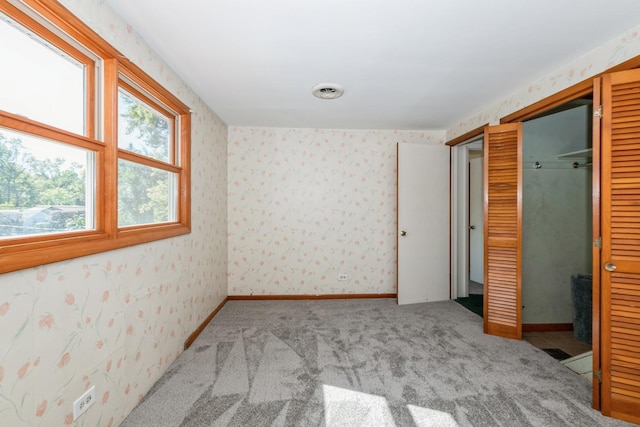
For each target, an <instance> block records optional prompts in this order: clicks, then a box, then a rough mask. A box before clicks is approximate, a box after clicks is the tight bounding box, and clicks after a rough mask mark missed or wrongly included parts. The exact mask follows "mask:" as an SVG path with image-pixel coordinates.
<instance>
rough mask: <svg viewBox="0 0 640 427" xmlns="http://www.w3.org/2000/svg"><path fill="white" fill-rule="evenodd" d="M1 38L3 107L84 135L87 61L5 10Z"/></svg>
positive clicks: (0, 17)
mask: <svg viewBox="0 0 640 427" xmlns="http://www.w3.org/2000/svg"><path fill="white" fill-rule="evenodd" d="M0 40H2V42H1V43H0V58H2V66H1V67H0V94H2V95H1V96H0V110H4V111H8V112H9V113H14V114H19V115H21V116H25V117H28V118H30V119H32V120H37V121H39V122H42V123H46V124H48V125H52V126H55V127H58V128H60V129H64V130H67V131H70V132H74V133H76V134H80V135H84V133H85V120H84V118H85V114H84V111H85V95H84V65H82V64H81V63H79V62H77V61H76V60H75V59H73V58H70V57H69V56H67V55H65V54H63V53H62V52H61V51H60V50H59V49H57V48H55V47H53V46H52V45H51V44H49V43H46V42H44V41H43V40H41V39H40V38H38V37H37V36H35V35H27V34H26V33H25V32H24V31H21V30H20V29H18V28H16V27H15V26H13V25H10V24H9V23H8V22H6V17H5V15H2V14H0Z"/></svg>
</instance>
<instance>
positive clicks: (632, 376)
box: [601, 70, 640, 423]
mask: <svg viewBox="0 0 640 427" xmlns="http://www.w3.org/2000/svg"><path fill="white" fill-rule="evenodd" d="M602 107H603V119H602V153H601V155H602V175H601V186H602V187H601V191H602V193H601V194H602V258H601V260H602V261H601V262H602V270H601V275H602V279H601V280H602V308H601V316H602V317H601V322H602V323H601V327H602V331H601V333H602V342H601V355H602V396H601V398H602V412H603V413H604V414H605V415H611V416H613V417H616V418H623V419H626V420H629V421H634V422H636V423H640V71H638V70H632V71H625V72H620V73H615V74H610V75H606V76H604V77H603V85H602Z"/></svg>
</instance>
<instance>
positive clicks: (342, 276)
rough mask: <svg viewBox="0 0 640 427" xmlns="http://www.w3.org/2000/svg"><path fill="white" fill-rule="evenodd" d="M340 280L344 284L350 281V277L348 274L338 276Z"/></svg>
mask: <svg viewBox="0 0 640 427" xmlns="http://www.w3.org/2000/svg"><path fill="white" fill-rule="evenodd" d="M338 280H339V281H341V282H344V281H345V280H349V275H348V274H347V273H340V274H338Z"/></svg>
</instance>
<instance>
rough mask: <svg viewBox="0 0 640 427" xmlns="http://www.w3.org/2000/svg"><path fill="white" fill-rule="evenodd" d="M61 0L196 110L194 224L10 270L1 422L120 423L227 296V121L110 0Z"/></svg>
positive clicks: (3, 311)
mask: <svg viewBox="0 0 640 427" xmlns="http://www.w3.org/2000/svg"><path fill="white" fill-rule="evenodd" d="M62 3H63V4H64V5H65V6H66V7H67V8H69V9H70V10H71V11H72V12H73V13H75V14H76V15H77V16H79V17H80V18H81V19H83V20H84V21H85V22H87V23H88V24H89V25H90V26H91V27H92V28H93V29H94V30H96V31H97V32H98V33H99V34H100V35H101V36H102V37H103V38H105V39H106V40H107V41H109V42H110V43H111V44H113V45H114V46H115V47H116V48H118V49H119V50H120V51H121V52H122V53H123V54H124V55H126V56H127V57H129V58H130V59H131V60H132V61H133V62H135V63H136V64H138V65H140V66H141V67H142V68H143V69H144V70H145V71H146V72H148V73H149V74H150V75H151V76H152V77H154V78H155V79H156V80H158V81H159V82H161V83H162V84H163V85H165V87H167V88H168V89H169V90H171V91H172V92H173V93H174V94H175V95H176V96H178V97H179V98H180V99H181V100H182V101H183V102H185V103H186V104H187V105H189V106H190V108H191V109H192V110H193V111H194V115H193V117H192V182H193V186H192V233H191V234H189V235H186V236H180V237H178V238H173V239H167V240H161V241H159V242H154V243H150V244H144V245H139V246H134V247H130V248H126V249H122V250H117V251H111V252H106V253H102V254H98V255H93V256H87V257H83V258H79V259H74V260H70V261H65V262H60V263H55V264H49V265H45V266H42V267H39V268H32V269H27V270H22V271H18V272H14V273H8V274H3V275H0V343H1V344H0V425H2V426H11V427H20V426H47V427H49V426H66V425H71V426H73V425H76V426H117V425H118V424H120V422H121V421H122V420H123V419H124V417H125V416H126V415H127V414H128V413H129V412H130V411H131V409H132V408H133V407H134V406H135V405H136V404H137V403H138V401H139V400H140V399H141V398H142V396H144V395H145V394H146V392H147V391H148V390H149V388H150V387H151V386H152V385H153V383H154V382H155V381H156V380H157V379H158V378H159V377H160V375H162V373H163V372H164V371H165V370H166V369H167V367H168V366H169V364H170V363H171V362H172V361H173V360H174V359H175V358H176V357H177V356H178V355H179V354H180V353H181V352H182V349H183V346H184V341H185V340H186V338H187V337H188V336H189V335H190V334H191V333H192V332H193V331H194V330H195V329H196V328H197V327H198V326H199V325H200V323H202V321H203V320H204V319H205V318H206V317H207V316H208V315H209V314H210V313H211V312H212V311H213V310H214V309H215V307H217V306H218V305H219V304H220V303H221V302H222V301H223V300H224V298H225V297H226V295H227V277H226V274H227V238H226V231H227V205H226V192H227V190H226V185H227V169H226V162H227V152H226V151H227V147H226V144H227V127H226V125H225V124H224V123H223V122H222V121H221V120H220V119H219V118H218V117H217V116H216V115H215V113H213V112H212V111H211V110H210V109H209V108H208V107H207V106H206V105H205V104H204V103H203V102H202V101H201V100H200V99H199V97H198V96H197V95H196V94H195V93H193V92H192V91H191V90H190V89H189V88H188V87H187V86H186V85H185V84H184V82H182V81H181V80H180V79H179V77H177V75H176V74H175V73H173V72H172V71H171V70H170V69H169V68H168V67H167V66H166V65H164V64H163V63H162V61H161V60H160V58H158V57H157V56H156V55H155V54H154V53H153V52H152V51H151V50H150V49H149V48H148V47H147V46H146V45H145V43H144V42H143V41H142V40H141V39H140V38H139V37H138V36H137V35H136V34H135V33H133V32H132V31H131V28H130V27H129V26H127V24H126V23H124V22H123V21H122V20H121V19H120V18H119V17H118V16H117V15H116V14H115V13H114V12H113V11H112V10H111V9H110V8H109V7H108V6H106V4H105V3H104V2H103V1H101V0H65V1H63V2H62ZM91 386H95V387H96V403H95V404H94V406H92V407H91V408H90V409H89V410H88V411H87V412H86V413H85V414H84V415H82V416H81V417H80V418H78V420H77V421H75V422H74V421H73V415H72V404H73V401H74V400H75V399H77V398H78V397H79V396H80V395H81V394H82V393H84V391H85V390H87V389H88V388H90V387H91Z"/></svg>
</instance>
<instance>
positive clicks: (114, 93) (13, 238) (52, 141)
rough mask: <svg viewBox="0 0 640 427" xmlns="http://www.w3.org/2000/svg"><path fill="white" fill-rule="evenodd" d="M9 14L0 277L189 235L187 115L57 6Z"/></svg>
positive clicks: (0, 156) (0, 28) (3, 26)
mask: <svg viewBox="0 0 640 427" xmlns="http://www.w3.org/2000/svg"><path fill="white" fill-rule="evenodd" d="M14 3H15V5H12V4H9V3H7V2H2V3H0V39H2V43H1V44H0V56H1V57H2V58H3V67H0V93H2V96H1V97H0V256H1V257H2V259H3V262H2V263H0V273H4V272H7V271H13V270H18V269H22V268H27V267H32V266H36V265H40V264H44V263H49V262H54V261H60V260H64V259H69V258H74V257H78V256H82V255H87V254H91V253H97V252H102V251H107V250H111V249H116V248H120V247H124V246H129V245H134V244H139V243H144V242H149V241H153V240H158V239H163V238H168V237H173V236H177V235H180V234H185V233H188V232H189V231H190V230H189V227H190V169H189V166H190V165H189V159H190V151H189V149H190V147H189V143H190V116H189V109H188V107H187V106H185V105H184V104H183V103H181V102H180V101H179V100H178V99H177V98H176V97H175V96H173V95H172V94H171V93H169V92H168V91H167V90H166V89H164V88H163V87H162V86H160V85H159V84H158V83H156V82H155V81H154V80H152V79H151V78H150V77H148V76H147V75H146V74H145V73H144V72H142V71H141V70H140V69H139V68H138V67H136V66H135V65H133V64H132V63H130V62H129V61H127V60H126V59H123V56H122V55H121V54H120V53H119V52H118V51H116V50H115V49H114V48H113V47H111V46H110V45H109V44H108V43H106V42H105V41H104V40H102V39H100V38H99V37H98V36H96V35H95V33H93V31H91V30H90V29H89V28H88V27H86V26H85V25H84V24H83V23H82V22H81V21H79V20H78V19H77V18H75V17H74V16H73V15H71V14H70V13H69V12H68V11H67V10H66V9H64V7H62V6H61V5H59V4H58V3H53V4H49V3H50V2H41V1H40V0H23V1H22V2H21V3H18V2H14ZM43 3H44V4H46V6H42V4H43Z"/></svg>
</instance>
